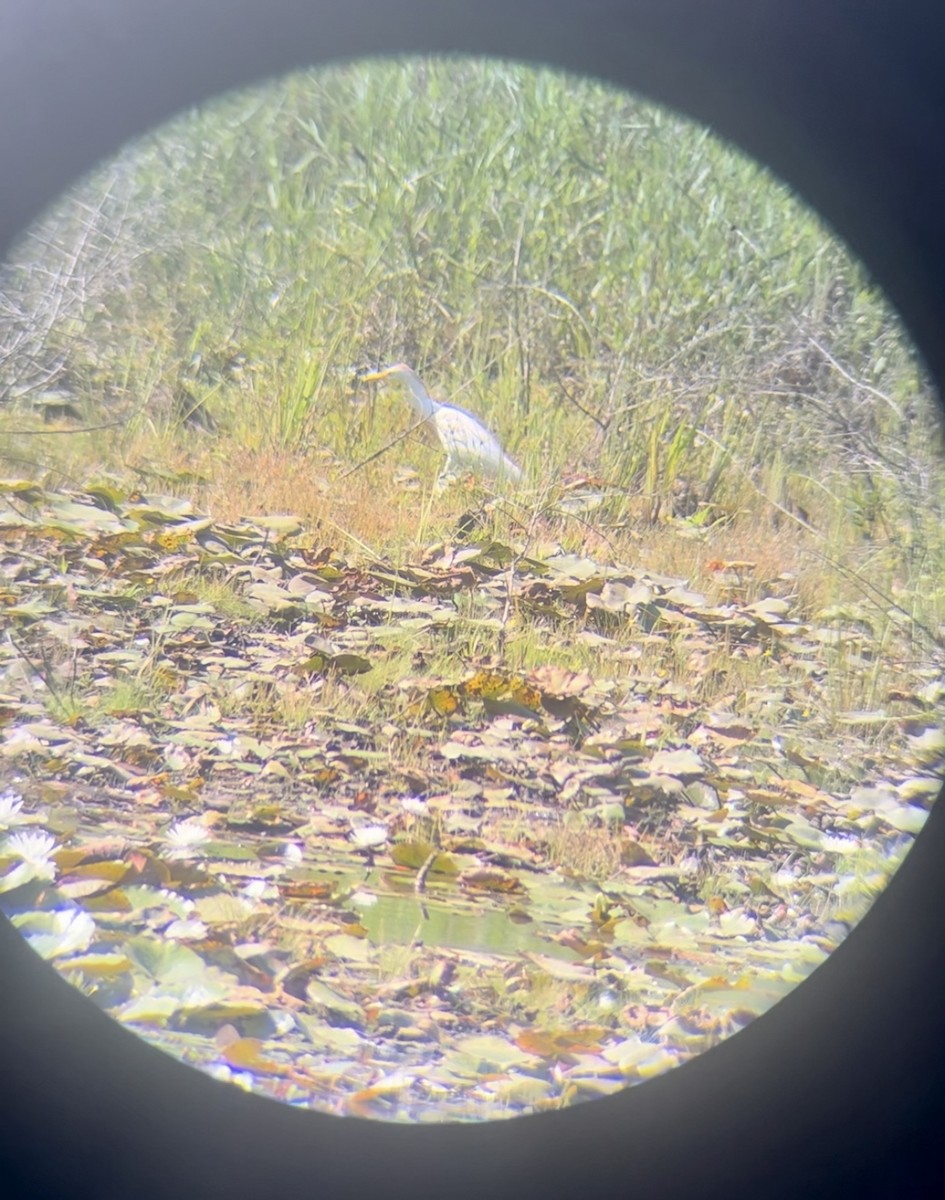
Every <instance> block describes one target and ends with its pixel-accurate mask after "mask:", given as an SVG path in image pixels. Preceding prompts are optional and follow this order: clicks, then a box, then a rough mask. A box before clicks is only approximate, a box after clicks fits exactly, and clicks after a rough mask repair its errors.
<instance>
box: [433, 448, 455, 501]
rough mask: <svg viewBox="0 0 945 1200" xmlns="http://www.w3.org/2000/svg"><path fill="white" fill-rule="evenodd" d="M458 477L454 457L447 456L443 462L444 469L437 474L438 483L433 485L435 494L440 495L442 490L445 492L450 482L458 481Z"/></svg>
mask: <svg viewBox="0 0 945 1200" xmlns="http://www.w3.org/2000/svg"><path fill="white" fill-rule="evenodd" d="M456 477H457V470H456V463H455V462H453V460H452V458H449V457H447V460H446V462H445V463H444V464H443V470H442V471H440V473H439V475H437V477H436V483H435V484H434V485H433V493H434V495H436V496H439V495H440V493H441V492H445V491H446V489H447V488H448V487H449V486H450V484H453V483H455V482H456Z"/></svg>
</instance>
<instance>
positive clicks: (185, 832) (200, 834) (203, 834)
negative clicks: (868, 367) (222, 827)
mask: <svg viewBox="0 0 945 1200" xmlns="http://www.w3.org/2000/svg"><path fill="white" fill-rule="evenodd" d="M164 840H165V841H166V842H167V843H168V845H169V846H170V850H169V852H168V858H193V857H195V854H196V851H197V847H198V846H202V845H203V844H204V842H208V841H209V840H210V830H209V829H207V827H206V826H205V825H202V824H201V823H200V822H199V821H198V820H197V819H196V818H195V817H188V818H187V819H185V820H183V821H175V822H174V824H173V825H171V826H170V827H169V828H168V829H166V830H165V832H164Z"/></svg>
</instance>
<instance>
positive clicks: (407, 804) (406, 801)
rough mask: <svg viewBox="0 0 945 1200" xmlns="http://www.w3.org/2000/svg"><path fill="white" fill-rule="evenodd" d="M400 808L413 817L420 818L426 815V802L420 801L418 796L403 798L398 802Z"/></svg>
mask: <svg viewBox="0 0 945 1200" xmlns="http://www.w3.org/2000/svg"><path fill="white" fill-rule="evenodd" d="M400 807H401V808H402V809H403V810H404V812H408V813H410V814H411V816H414V817H422V816H425V815H426V813H427V802H426V800H421V799H420V797H419V796H404V797H403V798H402V799H401V801H400Z"/></svg>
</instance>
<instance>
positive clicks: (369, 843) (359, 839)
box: [351, 825, 387, 850]
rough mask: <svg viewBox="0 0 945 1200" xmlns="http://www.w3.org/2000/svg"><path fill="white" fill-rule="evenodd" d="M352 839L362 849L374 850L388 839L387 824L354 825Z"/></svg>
mask: <svg viewBox="0 0 945 1200" xmlns="http://www.w3.org/2000/svg"><path fill="white" fill-rule="evenodd" d="M351 840H352V841H353V842H354V844H355V845H356V846H358V847H359V848H360V849H361V850H373V849H375V848H376V847H377V846H383V845H384V843H385V842H386V841H387V826H386V825H353V826H352V828H351Z"/></svg>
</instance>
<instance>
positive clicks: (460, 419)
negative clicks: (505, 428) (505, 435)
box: [433, 404, 522, 480]
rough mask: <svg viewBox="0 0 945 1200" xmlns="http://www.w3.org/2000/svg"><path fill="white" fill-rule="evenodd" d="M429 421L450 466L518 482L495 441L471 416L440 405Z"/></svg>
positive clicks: (518, 473) (515, 470)
mask: <svg viewBox="0 0 945 1200" xmlns="http://www.w3.org/2000/svg"><path fill="white" fill-rule="evenodd" d="M433 419H434V422H435V424H436V432H437V434H438V435H439V438H440V441H441V442H442V444H443V449H444V450H445V451H446V453H447V456H448V458H449V461H450V464H452V465H453V466H455V467H463V468H465V469H466V470H468V471H473V472H475V473H476V474H478V475H488V476H505V477H506V478H509V479H516V480H518V479H521V477H522V472H521V471H520V470H519V468H518V467H517V466H516V465H515V463H514V462H512V460H511V459H510V458H509V456H508V455H507V454H506V453H505V451H504V450H503V449H502V445H501V443H500V442H499V439H498V438H497V437H496V436H495V434H494V433H492V432H491V431H490V430H489V429H487V428H486V426H485V425H483V423H482V422H481V421H480V420H479V418H478V417H477V416H475V415H474V414H473V413H471V412H467V411H466V409H465V408H460V407H459V405H458V404H440V405H438V407H437V410H436V414H435V415H434V418H433Z"/></svg>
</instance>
